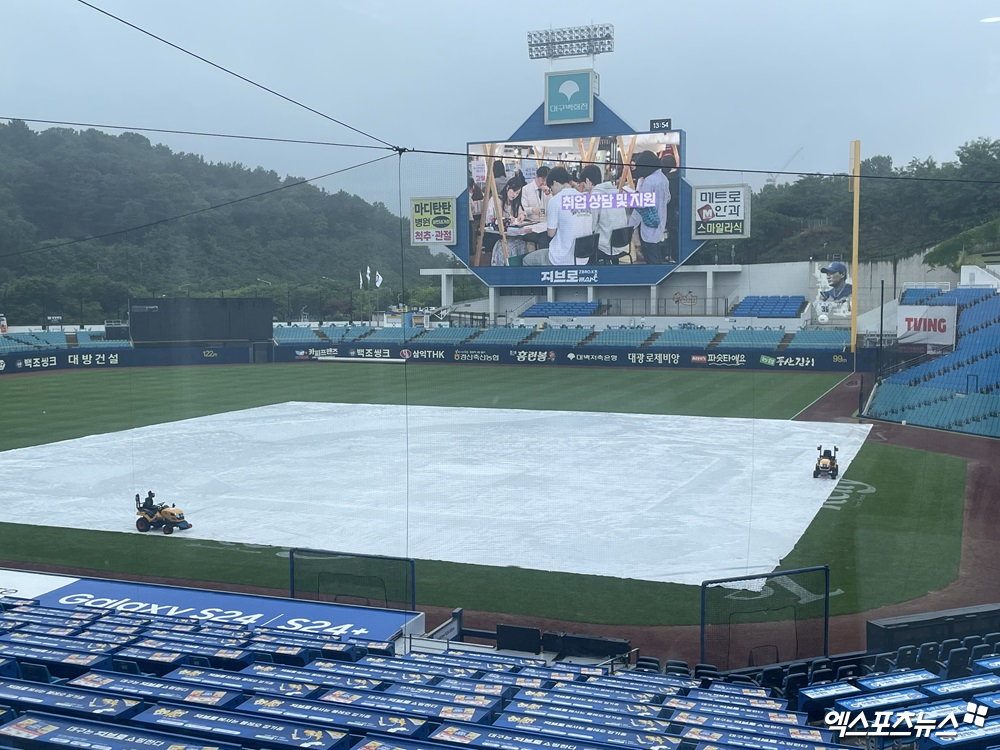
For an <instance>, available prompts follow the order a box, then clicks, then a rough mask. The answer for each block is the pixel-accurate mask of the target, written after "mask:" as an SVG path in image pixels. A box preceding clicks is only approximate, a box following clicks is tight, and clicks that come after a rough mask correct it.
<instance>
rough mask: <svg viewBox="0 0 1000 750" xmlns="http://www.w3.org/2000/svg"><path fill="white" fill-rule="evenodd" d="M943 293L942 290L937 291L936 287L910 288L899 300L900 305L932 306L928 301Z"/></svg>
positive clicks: (904, 291) (905, 290)
mask: <svg viewBox="0 0 1000 750" xmlns="http://www.w3.org/2000/svg"><path fill="white" fill-rule="evenodd" d="M942 292H943V290H942V289H937V288H935V287H930V288H923V287H910V288H908V289H904V290H903V294H902V296H900V298H899V304H901V305H927V304H930V303H929V302H928V300H930V299H933V298H934V297H937V296H938V295H939V294H941V293H942Z"/></svg>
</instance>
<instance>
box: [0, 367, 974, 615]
mask: <svg viewBox="0 0 1000 750" xmlns="http://www.w3.org/2000/svg"><path fill="white" fill-rule="evenodd" d="M841 379H842V375H838V374H788V373H780V374H779V373H747V372H732V371H723V372H704V371H691V370H685V371H668V370H658V371H649V370H645V371H624V372H623V371H620V370H618V369H600V368H592V369H590V368H588V369H570V368H550V367H547V366H538V367H513V366H511V367H489V366H455V365H440V366H438V365H413V366H406V367H402V366H390V365H366V364H343V365H341V364H337V365H326V364H309V365H306V364H291V365H268V366H239V367H224V366H211V367H207V366H206V367H186V368H162V369H134V370H123V371H111V372H109V371H100V372H96V371H89V372H69V373H47V374H44V375H32V376H18V377H10V378H4V379H2V380H0V398H2V403H3V404H4V405H5V406H4V424H5V427H6V429H4V430H3V431H2V433H0V450H10V449H13V448H19V447H25V446H30V445H38V444H42V443H49V442H53V441H56V440H66V439H72V438H77V437H82V436H85V435H89V434H95V433H102V432H109V431H114V430H123V429H129V428H132V427H138V426H142V425H148V424H155V423H161V422H165V421H171V420H177V419H187V418H192V417H198V416H204V415H206V414H213V413H220V412H225V411H231V410H236V409H247V408H253V407H257V406H262V405H266V404H273V403H281V402H284V401H330V402H345V403H399V404H402V403H409V404H415V405H416V404H419V405H438V406H469V407H494V408H522V409H574V410H588V411H615V412H635V413H653V414H683V415H700V416H713V417H723V416H724V417H755V418H779V419H787V418H790V417H792V416H794V415H795V414H797V413H798V412H799V411H801V410H802V409H803V408H805V407H806V406H808V405H809V404H810V403H812V402H813V401H814V400H816V399H817V398H818V397H819V396H821V395H822V394H823V393H824V392H825V391H826V390H828V389H829V388H831V387H832V386H834V385H835V384H836V383H838V382H839V381H840V380H841ZM122 460H123V461H127V460H128V459H127V457H124V456H123V457H122ZM843 479H846V480H852V481H854V482H861V483H865V484H867V485H871V486H872V487H874V488H875V492H874V493H870V494H865V495H857V496H852V499H849V500H848V501H845V502H844V503H842V504H840V505H838V506H836V507H837V508H839V509H836V510H835V509H833V508H832V507H831V508H830V509H824V510H822V511H820V513H819V515H818V516H817V518H816V520H815V521H814V522H813V524H812V525H811V526H810V528H809V529H808V531H807V532H806V534H805V536H804V537H803V538H802V539H801V540H800V542H799V544H798V545H797V546H796V547H795V549H794V550H793V551H792V552H791V553H790V554H789V556H788V558H787V559H786V560H784V561H783V563H782V568H791V567H801V566H807V565H819V564H829V565H830V567H831V570H832V587H833V588H834V589H837V588H840V589H842V590H843V591H844V593H843V594H839V595H837V596H835V597H834V598H833V600H832V602H831V604H832V606H833V608H834V610H833V611H834V612H835V613H840V612H853V611H859V610H865V609H869V608H872V607H876V606H879V605H883V604H888V603H892V602H898V601H903V600H907V599H911V598H914V597H917V596H921V595H922V594H925V593H927V592H928V591H931V590H936V589H939V588H941V587H942V586H943V585H945V584H947V583H948V582H949V581H951V580H953V579H954V578H955V576H956V575H957V570H958V554H959V547H960V540H961V507H962V501H963V498H964V488H965V461H964V460H961V459H955V458H950V457H945V456H940V455H937V454H928V453H924V452H920V451H912V450H906V449H901V448H894V447H891V446H886V445H882V444H873V443H869V444H867V445H866V446H865V447H864V448H863V449H862V451H861V453H860V454H859V455H858V456H857V457H856V458H855V460H854V462H853V463H852V465H851V467H850V470H849V471H848V472H847V474H846V475H845V476H844V477H843ZM858 498H860V499H858ZM123 502H124V501H123ZM127 504H128V503H127ZM0 512H2V511H0ZM81 512H85V509H81ZM123 512H129V511H123ZM612 541H613V540H612ZM619 541H622V540H619ZM624 541H626V542H627V540H624ZM0 558H2V559H5V560H7V561H13V562H19V561H20V562H36V563H49V564H61V565H72V566H78V567H83V568H89V569H93V570H97V571H108V572H130V573H135V574H140V575H147V576H156V577H166V578H176V579H178V580H192V579H193V580H200V581H206V582H219V583H238V584H253V585H257V586H264V587H268V588H274V589H280V590H287V586H288V561H287V552H286V551H285V550H281V549H277V548H269V547H261V546H256V545H241V544H231V543H212V542H208V541H204V540H194V539H185V538H182V537H181V538H178V537H177V536H176V535H175V536H174V537H173V538H165V537H162V536H159V535H150V536H139V535H137V534H123V533H116V532H106V531H101V530H94V531H89V532H84V531H79V530H70V529H60V528H56V527H41V526H19V525H13V524H0ZM417 596H418V601H419V603H420V604H421V605H438V606H445V607H457V606H461V607H465V608H468V609H472V610H485V611H493V612H503V613H511V614H526V615H536V616H544V617H555V618H560V619H566V620H571V621H588V622H594V623H604V624H637V625H644V624H693V623H697V622H698V619H699V610H698V601H699V600H698V597H699V591H698V588H697V587H692V586H680V585H674V584H658V583H651V582H644V581H634V580H623V579H615V578H605V577H598V576H581V575H572V574H562V573H550V572H541V571H531V570H524V569H520V568H492V567H485V566H475V565H459V564H454V563H444V562H435V561H418V563H417Z"/></svg>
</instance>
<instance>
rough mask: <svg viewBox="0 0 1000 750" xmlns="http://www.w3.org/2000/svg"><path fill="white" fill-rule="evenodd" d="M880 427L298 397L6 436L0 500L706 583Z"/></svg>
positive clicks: (7, 508) (105, 526)
mask: <svg viewBox="0 0 1000 750" xmlns="http://www.w3.org/2000/svg"><path fill="white" fill-rule="evenodd" d="M869 429H870V426H869V425H856V424H841V423H817V422H792V421H784V420H761V419H757V420H749V419H708V418H702V417H677V416H659V415H643V414H606V413H591V412H565V411H527V410H507V409H469V408H444V407H430V406H375V405H357V404H325V403H301V402H291V403H285V404H280V405H276V406H268V407H262V408H258V409H249V410H245V411H239V412H230V413H226V414H219V415H214V416H209V417H202V418H198V419H189V420H184V421H180V422H172V423H167V424H161V425H155V426H151V427H143V428H137V429H133V430H127V431H123V432H116V433H108V434H104V435H94V436H90V437H86V438H81V439H78V440H70V441H64V442H59V443H52V444H49V445H43V446H38V447H33V448H23V449H18V450H12V451H7V452H5V453H0V487H2V488H3V495H4V497H3V501H2V504H0V520H3V521H6V522H12V523H24V524H37V525H58V526H63V527H71V528H87V529H101V530H112V531H130V530H131V531H132V532H133V533H135V534H136V535H137V536H138V535H139V532H136V531H135V530H134V529H135V527H134V521H135V516H134V511H135V508H134V500H133V497H134V495H135V493H137V492H138V493H140V494H142V495H143V496H145V493H146V491H147V490H149V489H152V490H153V491H154V492H155V493H156V496H157V500H158V501H165V502H174V503H176V504H177V505H179V506H181V507H182V508H183V509H184V511H185V513H186V514H187V517H188V519H189V520H190V521H191V522H192V523H193V524H194V528H193V529H190V530H188V531H183V532H178V534H182V535H183V536H185V537H188V538H200V539H212V540H217V541H230V542H246V543H251V544H263V545H280V546H294V547H312V548H318V549H326V550H335V551H339V552H357V553H365V554H378V555H392V556H405V557H413V558H417V559H432V560H447V561H452V562H462V563H475V564H479V565H493V566H508V565H514V566H519V567H522V568H534V569H538V570H552V571H565V572H573V573H589V574H596V575H605V576H615V577H621V578H637V579H644V580H652V581H673V582H678V583H692V584H696V583H700V582H701V581H702V580H705V579H708V578H718V577H727V576H736V575H744V574H750V573H759V572H765V571H770V570H773V569H774V567H775V566H777V565H778V563H779V561H780V560H781V558H782V557H783V556H785V555H786V554H787V553H788V552H790V551H791V550H792V548H793V547H794V546H795V543H796V542H797V541H798V539H799V537H801V536H802V534H803V532H804V531H805V530H806V528H807V526H808V525H809V523H810V522H811V521H812V520H813V518H814V517H815V515H816V513H817V512H818V511H819V509H820V508H821V507H822V505H823V503H824V501H825V500H826V499H827V498H828V497H829V496H830V494H831V492H832V491H833V489H834V486H835V484H836V483H835V482H832V481H830V480H825V479H813V477H812V468H813V465H814V463H815V460H816V455H817V452H816V446H817V445H819V444H822V445H823V446H824V447H831V448H832V446H833V445H837V446H839V448H840V453H839V459H840V467H841V473H843V472H845V471H846V470H847V468H848V466H849V465H850V463H851V461H852V459H853V458H854V457H855V455H856V454H857V452H858V450H859V449H860V448H861V445H862V443H863V442H864V440H865V438H866V436H867V434H868V431H869ZM84 508H85V510H84ZM151 533H158V532H151ZM138 541H139V540H137V542H138ZM822 562H823V561H822V560H817V561H815V563H816V564H821V563H822Z"/></svg>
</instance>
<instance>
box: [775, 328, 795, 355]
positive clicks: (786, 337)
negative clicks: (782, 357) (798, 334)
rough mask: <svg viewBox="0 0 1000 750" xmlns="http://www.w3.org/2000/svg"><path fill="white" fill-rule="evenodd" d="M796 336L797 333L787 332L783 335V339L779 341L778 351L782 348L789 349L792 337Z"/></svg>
mask: <svg viewBox="0 0 1000 750" xmlns="http://www.w3.org/2000/svg"><path fill="white" fill-rule="evenodd" d="M794 338H795V333H786V334H785V335H784V336H783V337H782V339H781V341H779V342H778V351H779V352H780V351H781V350H782V349H787V348H788V345H789V344H791V343H792V339H794Z"/></svg>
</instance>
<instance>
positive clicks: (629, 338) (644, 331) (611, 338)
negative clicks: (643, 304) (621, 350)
mask: <svg viewBox="0 0 1000 750" xmlns="http://www.w3.org/2000/svg"><path fill="white" fill-rule="evenodd" d="M652 335H653V329H652V328H625V327H624V326H623V327H621V328H605V329H604V330H601V331H598V332H597V334H596V335H595V336H594V338H592V339H591V340H590V341H588V342H587V346H642V345H643V344H644V343H645V342H646V340H647V339H648V338H649V337H650V336H652Z"/></svg>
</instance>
